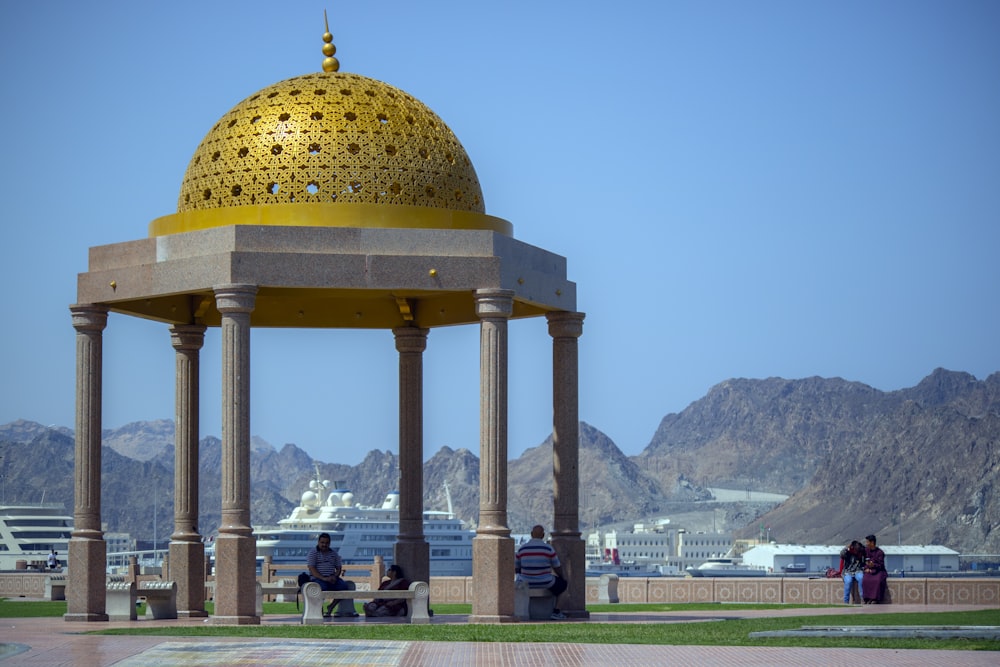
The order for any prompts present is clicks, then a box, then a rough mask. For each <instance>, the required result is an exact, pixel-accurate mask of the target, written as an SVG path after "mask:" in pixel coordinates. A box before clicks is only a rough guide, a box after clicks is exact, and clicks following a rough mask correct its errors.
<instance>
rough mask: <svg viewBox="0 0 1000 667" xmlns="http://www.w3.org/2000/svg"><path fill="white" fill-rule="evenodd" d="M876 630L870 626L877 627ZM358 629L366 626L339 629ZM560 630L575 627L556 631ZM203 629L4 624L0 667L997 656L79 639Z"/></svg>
mask: <svg viewBox="0 0 1000 667" xmlns="http://www.w3.org/2000/svg"><path fill="white" fill-rule="evenodd" d="M853 609H854V611H856V613H859V614H865V615H877V614H880V613H886V612H903V611H960V610H969V609H981V607H956V606H948V607H935V606H924V605H920V606H906V605H891V606H883V607H855V608H853ZM844 612H845V608H843V607H833V608H824V609H778V610H746V611H739V610H737V611H732V610H726V611H721V610H720V611H715V612H712V611H698V612H676V613H675V612H665V613H652V614H592V616H591V618H590V620H589V621H585V622H588V623H609V622H631V623H686V622H697V621H707V620H713V619H722V618H726V619H731V618H753V617H761V616H770V617H775V616H797V617H802V616H820V617H821V616H829V615H832V614H843V613H844ZM873 620H874V619H873ZM465 621H466V618H465V617H464V616H447V615H439V616H435V617H434V619H433V621H432V622H433V624H434V625H442V624H446V623H464V622H465ZM332 622H335V623H337V624H342V623H364V622H365V621H364V619H341V620H337V621H332ZM559 622H560V623H567V622H576V621H559ZM203 623H204V621H203V620H202V619H179V620H175V621H153V620H145V619H143V620H139V621H135V622H133V623H127V622H125V623H69V622H66V621H64V620H63V619H61V618H24V619H0V666H2V665H8V664H9V665H12V666H13V665H17V666H18V667H22V666H23V667H34V666H40V665H44V666H46V667H58V666H63V665H66V666H75V667H105V666H109V665H116V666H118V667H138V666H140V665H141V666H143V667H146V666H148V665H157V666H158V667H160V666H162V667H180V666H181V665H183V666H185V667H192V666H193V667H200V666H202V665H205V666H207V665H213V666H215V665H234V666H235V665H255V666H265V665H266V666H275V667H278V666H281V667H284V666H286V665H287V666H295V667H300V666H301V665H309V667H327V666H330V665H360V666H369V665H370V666H378V667H405V666H411V665H413V666H421V667H423V666H430V665H477V666H479V665H481V666H483V667H494V666H501V665H518V666H523V667H532V666H535V665H567V666H569V665H605V666H606V665H629V666H632V665H635V666H641V665H665V664H695V665H699V667H712V666H715V665H720V666H722V665H732V666H733V667H737V666H738V667H754V666H757V665H760V666H764V665H767V666H773V667H783V666H786V665H787V666H789V667H792V666H795V667H808V666H811V665H822V666H824V667H826V666H829V665H859V664H877V665H880V666H883V665H884V666H889V667H892V666H897V667H898V666H904V665H906V666H909V665H912V666H913V667H918V666H919V667H931V666H934V665H941V666H942V667H980V666H983V667H985V666H989V667H996V666H997V665H998V664H1000V652H985V651H933V650H931V651H924V650H908V651H897V650H889V649H864V648H856V649H855V648H835V649H815V648H765V647H726V646H647V645H634V644H560V643H540V644H508V643H475V642H413V641H382V640H349V639H330V640H298V639H275V638H260V639H247V638H232V639H229V638H224V637H204V638H200V637H198V638H195V637H191V638H188V637H136V636H93V635H86V634H81V633H85V632H88V631H91V630H96V629H103V628H111V627H150V626H152V625H154V624H155V625H157V626H189V625H202V624H203ZM297 623H298V617H297V616H278V615H269V616H266V617H265V618H264V625H282V624H285V625H295V624H297Z"/></svg>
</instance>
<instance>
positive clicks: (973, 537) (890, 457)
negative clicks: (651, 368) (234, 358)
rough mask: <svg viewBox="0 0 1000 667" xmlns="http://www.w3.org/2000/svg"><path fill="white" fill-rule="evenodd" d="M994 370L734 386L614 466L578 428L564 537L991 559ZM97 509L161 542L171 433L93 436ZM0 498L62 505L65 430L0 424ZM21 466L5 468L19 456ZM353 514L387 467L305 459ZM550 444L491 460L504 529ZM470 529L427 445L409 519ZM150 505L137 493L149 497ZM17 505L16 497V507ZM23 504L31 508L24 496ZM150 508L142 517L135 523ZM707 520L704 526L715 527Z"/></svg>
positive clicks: (210, 497)
mask: <svg viewBox="0 0 1000 667" xmlns="http://www.w3.org/2000/svg"><path fill="white" fill-rule="evenodd" d="M998 440H1000V373H994V374H992V375H990V376H989V377H988V378H986V379H985V380H977V379H976V378H975V377H973V376H971V375H969V374H968V373H962V372H955V371H948V370H945V369H940V368H939V369H935V370H934V371H933V372H932V373H931V374H930V375H928V376H927V377H925V378H924V379H923V380H921V381H920V382H919V383H918V384H917V385H916V386H914V387H910V388H906V389H900V390H896V391H891V392H883V391H880V390H877V389H873V388H872V387H869V386H868V385H865V384H863V383H859V382H852V381H848V380H844V379H842V378H819V377H810V378H803V379H800V380H786V379H782V378H766V379H763V380H754V379H746V378H734V379H730V380H726V381H723V382H720V383H719V384H717V385H715V386H714V387H712V388H711V389H710V390H709V391H708V393H707V394H706V395H705V396H704V397H702V398H701V399H698V400H697V401H694V402H693V403H691V404H690V405H689V406H688V407H687V408H685V409H684V410H683V411H681V412H680V413H672V414H667V415H666V416H664V417H663V419H662V420H661V422H660V424H659V426H658V427H657V429H656V432H655V433H654V435H653V437H652V438H651V440H650V443H649V444H648V445H647V447H646V448H645V449H644V450H643V451H642V452H641V453H640V454H638V455H634V456H627V455H625V454H624V453H622V452H621V450H620V449H619V448H618V447H617V446H616V445H615V443H614V442H613V441H612V440H611V439H610V438H609V437H608V436H607V435H606V434H604V433H603V432H601V431H600V430H599V429H598V428H596V427H594V426H592V425H590V424H587V423H586V422H581V423H580V465H579V471H580V488H579V502H580V520H581V527H582V528H589V527H592V526H594V525H602V526H607V525H609V524H622V525H627V524H628V523H630V522H637V521H645V520H650V519H654V518H657V517H664V516H694V514H692V513H694V512H702V513H703V514H705V513H707V514H708V515H710V516H711V520H710V523H709V524H707V525H701V526H690V527H689V528H691V529H701V530H709V529H713V528H715V527H718V528H720V529H732V530H735V531H736V532H737V533H738V534H740V535H742V536H744V537H748V538H753V537H757V536H758V534H757V533H758V530H759V527H760V526H763V525H767V526H768V527H769V534H770V536H771V538H772V539H776V540H778V541H783V542H794V543H815V542H823V543H839V542H841V541H844V540H845V539H851V538H856V537H858V536H863V535H865V534H868V533H871V532H875V533H876V534H879V533H881V534H890V535H895V536H896V537H897V538H900V539H902V538H906V541H908V542H910V543H940V544H945V545H947V546H950V547H952V548H956V549H958V550H960V551H980V552H992V553H996V552H998V551H1000V530H996V527H997V526H998V525H1000V498H998V497H997V494H996V492H995V490H996V488H997V487H998V481H1000V447H998V446H997V443H998ZM103 444H104V454H103V461H102V475H103V477H104V483H103V486H102V499H103V507H104V517H103V519H104V521H106V522H107V524H108V527H109V530H120V531H127V532H131V533H132V534H133V536H135V537H140V538H141V537H142V536H143V535H147V534H151V532H152V530H151V526H152V525H153V523H155V524H156V526H157V533H158V534H157V536H156V537H157V540H158V541H161V542H165V540H167V539H169V535H170V533H171V532H172V530H173V526H172V522H173V516H172V497H173V424H172V422H170V421H169V420H158V421H155V422H148V423H147V422H135V423H132V424H128V425H126V426H123V427H121V428H119V429H107V430H105V431H104V432H103ZM0 447H3V451H2V452H0V455H5V456H4V461H3V462H2V465H3V468H2V473H3V477H4V489H5V497H7V498H12V497H16V496H17V495H24V496H30V495H31V494H33V493H34V494H35V495H37V490H38V489H42V490H43V495H47V498H48V500H49V501H61V502H64V503H65V505H66V507H67V509H68V510H69V511H71V509H72V500H73V489H72V479H73V470H72V461H73V440H72V431H70V430H69V429H66V428H62V427H59V428H52V427H46V426H42V425H40V424H36V423H34V422H27V421H25V420H18V421H15V422H11V423H10V424H6V425H2V426H0ZM199 451H200V458H199V490H200V497H199V509H200V512H199V514H200V517H199V522H200V526H199V529H200V530H201V532H202V533H203V534H210V533H211V532H212V531H214V530H215V529H217V526H218V521H219V514H220V507H221V498H220V484H219V475H220V474H221V472H220V471H221V441H220V440H219V439H218V438H217V437H214V436H206V437H203V438H202V439H201V441H200V443H199ZM22 453H24V454H26V455H25V456H21V455H20V454H22ZM250 463H251V479H252V494H251V503H252V506H251V517H252V522H253V523H254V524H255V525H261V524H273V523H275V522H276V521H277V519H279V518H282V517H283V516H285V515H287V514H288V512H289V511H290V510H291V508H292V507H293V506H294V505H295V504H297V500H298V497H299V494H300V493H301V492H302V491H303V490H304V489H305V488H306V486H307V484H308V481H309V479H311V477H312V475H313V468H312V466H313V459H312V458H311V457H310V456H309V455H308V454H307V453H306V452H304V451H302V450H301V449H299V448H298V447H297V446H296V445H294V444H285V445H284V446H282V448H281V449H280V450H278V449H275V448H274V447H272V446H271V445H270V444H268V443H266V442H265V441H263V440H261V439H259V438H254V439H253V441H252V446H251V462H250ZM316 463H317V464H318V465H319V467H320V472H321V474H322V475H323V477H325V478H327V479H330V480H336V481H342V482H344V483H345V484H347V485H348V486H349V487H350V488H351V489H352V490H353V491H354V494H355V498H356V499H357V501H358V502H361V503H364V504H377V503H380V502H381V500H382V498H383V497H384V495H385V493H386V492H387V491H389V490H392V489H395V488H396V487H397V484H398V478H399V459H398V456H397V455H396V454H394V453H392V452H391V451H383V450H372V451H371V452H368V454H367V455H366V456H365V458H364V459H363V460H362V461H361V463H359V464H358V465H356V466H350V465H345V464H338V463H330V462H316ZM551 480H552V440H551V437H549V438H546V439H545V440H544V441H543V442H542V443H540V444H539V445H537V446H535V447H532V448H529V449H528V450H526V451H525V452H524V453H522V455H521V456H519V457H517V458H516V459H513V460H511V461H510V462H509V471H508V525H509V526H510V527H511V529H512V531H513V532H515V533H522V532H527V530H528V528H529V527H530V526H531V525H532V524H533V523H536V522H538V521H541V522H547V521H550V520H551V519H550V517H551V512H552V507H551V493H552V481H551ZM446 483H447V486H448V490H449V492H450V496H451V501H452V505H453V507H454V509H455V511H456V513H457V514H458V515H459V516H461V517H462V518H465V519H467V520H471V521H472V522H475V521H476V520H477V518H478V499H479V459H478V457H477V456H476V455H475V454H474V453H473V452H472V451H470V450H469V449H464V448H459V449H451V448H450V447H442V448H440V449H439V450H438V451H437V452H435V453H434V454H433V455H432V456H431V457H430V458H429V459H427V461H426V462H425V463H424V497H425V507H428V508H432V509H445V508H446V507H447V503H448V500H447V498H446V494H445V491H444V487H445V484H446ZM709 487H716V488H734V489H743V488H744V487H745V488H746V489H747V490H748V491H749V490H750V489H753V490H754V491H767V492H774V493H782V494H788V495H789V496H790V497H789V498H788V500H787V501H785V502H784V503H781V504H780V505H778V506H777V507H775V506H774V504H773V503H771V504H767V503H763V504H762V503H748V502H743V503H718V502H715V501H713V500H712V496H711V493H710V492H709V491H708V490H707V489H708V488H709ZM151 494H155V496H156V498H154V499H151V498H150V495H151ZM25 499H26V498H25ZM36 501H37V500H36ZM154 506H155V511H156V517H157V520H156V521H155V522H154V521H153V513H154ZM717 523H718V526H716V524H717Z"/></svg>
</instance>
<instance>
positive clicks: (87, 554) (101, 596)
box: [63, 536, 108, 621]
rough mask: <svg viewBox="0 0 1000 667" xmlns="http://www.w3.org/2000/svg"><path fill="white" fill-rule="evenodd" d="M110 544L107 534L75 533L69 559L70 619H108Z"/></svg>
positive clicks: (68, 609)
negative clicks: (79, 535)
mask: <svg viewBox="0 0 1000 667" xmlns="http://www.w3.org/2000/svg"><path fill="white" fill-rule="evenodd" d="M107 553H108V545H107V543H106V542H105V541H104V538H103V536H98V537H97V538H91V537H72V538H70V541H69V554H68V556H67V559H68V560H67V562H68V563H72V567H70V568H69V581H68V582H67V584H68V585H67V586H66V615H65V616H63V618H64V619H65V620H67V621H106V620H108V614H107V600H108V591H107V587H106V586H107V584H106V575H105V572H106V571H107Z"/></svg>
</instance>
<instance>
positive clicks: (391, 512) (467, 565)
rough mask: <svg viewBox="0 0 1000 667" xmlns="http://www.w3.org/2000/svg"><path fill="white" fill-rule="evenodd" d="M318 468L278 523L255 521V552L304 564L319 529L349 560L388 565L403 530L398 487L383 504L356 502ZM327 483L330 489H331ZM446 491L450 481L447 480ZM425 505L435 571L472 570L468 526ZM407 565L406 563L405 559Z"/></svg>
mask: <svg viewBox="0 0 1000 667" xmlns="http://www.w3.org/2000/svg"><path fill="white" fill-rule="evenodd" d="M331 486H332V485H331V484H330V482H328V481H326V480H323V479H322V478H321V477H320V475H319V467H318V466H317V468H316V477H315V478H314V479H312V480H311V481H310V482H309V490H307V491H306V492H304V493H303V494H302V498H301V500H300V501H299V505H298V507H296V508H295V509H294V510H292V513H291V514H290V515H289V516H288V518H286V519H281V520H280V521H279V522H278V526H277V527H276V528H259V527H254V534H255V536H256V539H257V558H258V559H263V558H265V557H270V559H271V563H272V564H274V565H278V566H282V565H288V567H289V569H292V568H299V569H305V564H306V556H307V555H308V553H309V550H310V549H312V548H313V547H315V546H316V536H317V535H319V533H324V532H325V533H329V534H330V546H331V547H332V548H333V549H335V550H337V552H338V553H339V554H340V557H341V559H342V560H343V561H344V564H345V565H348V566H349V565H352V564H353V565H361V564H364V565H370V564H371V562H372V561H373V560H374V558H375V556H381V557H382V558H383V559H384V561H385V564H386V566H388V565H389V564H391V563H392V560H393V545H395V543H396V537H397V536H398V534H399V492H398V491H392V492H390V493H389V494H387V495H386V497H385V500H384V501H383V502H382V505H381V506H379V507H367V506H364V505H361V504H355V503H354V494H353V493H351V492H350V491H349V490H348V489H345V488H333V489H331ZM328 489H330V490H329V491H328ZM445 491H446V493H447V486H445ZM448 497H449V503H448V505H449V507H448V511H446V512H445V511H424V513H423V518H424V539H426V540H427V543H428V546H429V547H430V573H431V575H432V576H470V575H471V574H472V538H473V537H475V531H473V530H470V529H469V527H468V526H466V525H465V523H463V522H462V520H461V519H458V518H456V517H455V515H454V513H453V512H452V510H451V502H450V495H449V496H448ZM404 568H405V564H404Z"/></svg>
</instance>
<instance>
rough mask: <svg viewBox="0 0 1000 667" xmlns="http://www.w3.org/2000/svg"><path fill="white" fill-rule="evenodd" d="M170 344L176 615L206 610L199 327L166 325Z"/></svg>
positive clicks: (202, 337) (172, 573)
mask: <svg viewBox="0 0 1000 667" xmlns="http://www.w3.org/2000/svg"><path fill="white" fill-rule="evenodd" d="M170 343H171V344H172V345H173V347H174V350H176V355H175V356H176V360H177V371H176V379H175V382H176V394H175V399H174V422H175V424H174V425H175V428H174V532H173V535H171V536H170V559H169V561H168V562H169V564H170V571H169V573H168V577H169V578H170V580H172V581H175V582H177V616H178V617H180V618H190V617H202V616H208V614H207V613H206V612H205V545H204V543H203V542H202V539H201V534H200V533H199V532H198V432H199V423H198V396H199V387H200V383H199V369H200V365H199V352H200V350H201V347H202V345H204V343H205V327H204V326H201V325H197V324H179V325H175V326H172V327H170Z"/></svg>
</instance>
